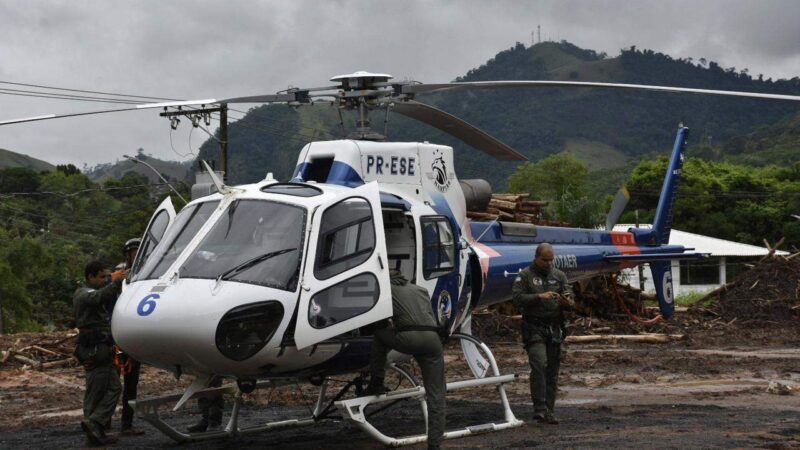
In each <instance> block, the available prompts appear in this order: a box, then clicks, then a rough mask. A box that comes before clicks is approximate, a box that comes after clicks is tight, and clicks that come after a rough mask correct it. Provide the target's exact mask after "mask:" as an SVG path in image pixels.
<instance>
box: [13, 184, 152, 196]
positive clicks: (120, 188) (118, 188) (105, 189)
mask: <svg viewBox="0 0 800 450" xmlns="http://www.w3.org/2000/svg"><path fill="white" fill-rule="evenodd" d="M165 185H166V183H147V184H134V185H131V186H111V187H99V188H89V189H81V190H79V191H74V192H64V191H60V192H59V191H37V192H3V193H0V198H1V197H14V196H25V195H60V196H62V197H75V196H77V195H80V194H85V193H89V192H110V191H124V190H129V189H138V188H142V187H157V186H165Z"/></svg>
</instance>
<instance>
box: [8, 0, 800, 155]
mask: <svg viewBox="0 0 800 450" xmlns="http://www.w3.org/2000/svg"><path fill="white" fill-rule="evenodd" d="M799 17H800V1H796V0H752V1H743V0H703V1H697V0H693V1H682V0H680V1H679V0H647V1H631V0H605V1H575V0H571V1H570V0H556V1H510V0H492V1H488V0H471V1H455V0H439V1H426V0H419V1H413V0H403V1H397V0H392V1H380V0H379V1H367V0H361V1H355V0H352V1H350V0H325V1H322V0H291V1H289V0H287V1H282V0H280V1H279V0H271V1H266V0H264V1H219V0H211V1H165V0H158V1H155V0H152V1H110V0H102V1H101V0H97V1H81V0H70V1H33V0H32V1H20V0H0V82H5V83H8V82H13V83H26V84H36V85H43V86H55V87H62V88H70V89H82V90H90V91H103V92H113V93H123V94H135V95H143V96H157V97H169V98H181V99H198V98H225V97H230V96H240V95H253V94H261V93H273V92H275V91H277V90H280V89H285V88H286V87H288V86H290V85H292V86H305V87H309V86H324V85H326V84H328V82H327V80H328V79H329V78H330V77H331V76H334V75H338V74H343V73H350V72H353V71H356V70H368V71H373V72H384V73H390V74H392V75H394V76H395V77H396V78H414V79H417V80H420V81H424V82H436V81H439V82H442V81H449V80H452V79H453V78H455V77H456V76H459V75H463V74H464V73H465V72H466V71H468V70H469V69H471V68H474V67H477V66H479V65H481V64H482V63H484V62H485V61H486V60H487V59H489V58H491V57H492V56H494V55H495V54H496V53H497V52H498V51H500V50H503V49H506V48H509V47H511V46H513V45H514V43H515V42H517V41H520V42H523V43H526V44H530V42H531V32H532V31H533V30H535V29H536V26H537V25H541V27H542V36H543V38H545V37H547V38H551V39H553V40H561V39H566V40H568V41H570V42H572V43H574V44H576V45H578V46H580V47H584V48H590V49H594V50H597V51H604V52H607V53H608V54H609V55H612V56H614V55H617V54H618V53H619V49H620V48H623V47H625V48H627V47H629V46H631V45H636V46H637V47H639V48H651V49H654V50H657V51H661V52H665V53H668V54H670V55H672V56H673V57H693V58H695V59H698V58H700V57H705V58H707V59H710V60H714V61H717V62H718V63H719V64H720V65H722V66H723V67H731V66H734V67H736V68H737V69H741V68H745V67H746V68H748V69H749V70H750V73H751V74H754V75H755V74H759V73H763V74H764V75H765V77H773V78H792V77H795V76H800V26H798V18H799ZM0 89H4V90H5V91H4V92H10V91H8V89H18V90H41V89H39V88H29V87H22V86H19V85H12V84H2V83H0ZM116 107H119V105H114V104H104V103H89V102H78V101H64V100H53V99H42V98H34V97H22V96H15V95H3V94H0V120H6V119H12V118H19V117H29V116H38V115H43V114H49V113H71V112H81V111H88V110H94V109H110V108H116ZM215 127H216V123H214V124H212V127H211V129H214V128H215ZM190 129H191V127H189V126H185V124H182V126H181V127H179V128H178V130H176V131H174V132H172V133H170V128H169V123H168V121H167V120H166V119H163V118H160V117H158V115H157V113H156V112H154V111H152V110H151V111H147V112H142V111H139V112H124V113H116V114H109V115H98V116H85V117H79V118H69V119H63V120H57V121H48V122H34V123H28V124H17V125H9V126H3V127H0V148H4V149H8V150H12V151H16V152H20V153H25V154H28V155H31V156H34V157H36V158H40V159H44V160H46V161H49V162H51V163H67V162H69V163H73V164H76V165H78V166H82V165H83V164H84V163H87V164H89V165H90V166H92V165H94V164H97V163H103V162H112V161H115V160H117V159H120V158H121V157H122V155H123V154H126V153H127V154H131V153H132V152H135V151H136V149H137V148H139V147H142V148H144V150H145V152H146V153H152V154H153V155H154V156H157V157H160V158H165V159H176V160H182V159H187V158H189V157H190V156H189V155H188V154H189V153H190V152H192V151H196V149H197V147H198V146H199V145H200V144H201V143H202V142H203V141H204V140H205V134H204V133H203V132H201V131H198V130H195V131H193V132H192V133H191V134H190ZM295 150H296V149H288V151H295Z"/></svg>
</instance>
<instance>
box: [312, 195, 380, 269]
mask: <svg viewBox="0 0 800 450" xmlns="http://www.w3.org/2000/svg"><path fill="white" fill-rule="evenodd" d="M374 249H375V223H374V221H373V220H372V208H371V207H370V205H369V202H367V201H366V200H365V199H363V198H358V197H354V198H348V199H345V200H342V201H341V202H339V203H337V204H336V205H334V206H332V207H330V208H328V209H327V210H326V211H325V213H324V214H323V215H322V222H321V225H320V237H319V244H318V245H317V258H316V263H315V265H314V276H315V277H316V278H317V279H318V280H326V279H328V278H331V277H332V276H334V275H337V274H340V273H342V272H344V271H345V270H348V269H352V268H353V267H356V266H358V265H360V264H362V263H363V262H364V261H366V260H367V259H369V257H370V255H372V251H373V250H374Z"/></svg>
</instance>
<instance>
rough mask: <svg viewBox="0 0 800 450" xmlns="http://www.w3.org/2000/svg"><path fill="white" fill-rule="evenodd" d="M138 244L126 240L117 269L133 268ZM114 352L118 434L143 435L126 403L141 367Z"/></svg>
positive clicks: (117, 348) (132, 393) (132, 398)
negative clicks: (119, 376)
mask: <svg viewBox="0 0 800 450" xmlns="http://www.w3.org/2000/svg"><path fill="white" fill-rule="evenodd" d="M140 244H141V239H138V238H134V239H128V240H127V241H126V242H125V245H123V247H122V255H123V256H124V257H125V262H124V263H122V264H121V266H122V267H120V266H117V268H122V269H128V270H130V269H131V268H132V267H133V260H134V259H136V253H137V252H138V251H139V245H140ZM109 312H110V311H109ZM116 351H117V353H116V355H115V359H114V362H115V364H116V365H117V368H118V369H119V370H120V372H122V380H123V382H122V421H121V424H120V432H119V434H120V435H122V436H137V435H141V434H144V430H141V429H139V428H134V427H133V408H131V407H130V405H128V401H129V400H136V391H137V388H138V386H139V372H141V369H142V365H141V363H139V361H136V360H135V359H133V358H132V357H131V356H130V355H127V354H125V353H123V352H122V351H121V350H120V349H119V347H116Z"/></svg>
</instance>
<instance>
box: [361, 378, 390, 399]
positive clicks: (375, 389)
mask: <svg viewBox="0 0 800 450" xmlns="http://www.w3.org/2000/svg"><path fill="white" fill-rule="evenodd" d="M386 391H387V389H386V386H384V385H383V379H382V378H370V379H369V385H368V386H367V388H366V389H364V395H383V394H385V393H386Z"/></svg>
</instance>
